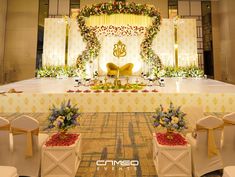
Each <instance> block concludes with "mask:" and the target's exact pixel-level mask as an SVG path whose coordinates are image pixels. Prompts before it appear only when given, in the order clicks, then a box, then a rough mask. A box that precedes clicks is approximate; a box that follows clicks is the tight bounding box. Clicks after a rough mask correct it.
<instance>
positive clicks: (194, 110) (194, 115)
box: [181, 106, 204, 132]
mask: <svg viewBox="0 0 235 177" xmlns="http://www.w3.org/2000/svg"><path fill="white" fill-rule="evenodd" d="M181 110H182V111H183V112H184V113H186V116H185V118H186V123H187V127H188V130H187V131H188V132H192V131H193V130H194V129H195V128H196V122H197V121H198V120H199V119H201V118H202V117H203V116H204V114H203V108H202V107H201V106H182V109H181Z"/></svg>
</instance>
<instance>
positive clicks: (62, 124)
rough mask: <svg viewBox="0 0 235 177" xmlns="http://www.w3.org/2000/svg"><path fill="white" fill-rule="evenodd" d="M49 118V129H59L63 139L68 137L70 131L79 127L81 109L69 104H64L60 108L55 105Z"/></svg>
mask: <svg viewBox="0 0 235 177" xmlns="http://www.w3.org/2000/svg"><path fill="white" fill-rule="evenodd" d="M50 111H51V113H50V115H49V117H48V121H49V125H48V127H47V129H57V130H58V131H59V134H60V135H61V137H62V138H63V137H66V133H67V131H68V130H69V129H72V128H75V127H76V126H79V119H80V113H79V109H78V108H77V107H76V106H75V105H74V106H72V105H71V102H70V100H69V101H68V102H62V104H61V106H60V107H59V108H57V107H55V106H54V105H53V108H52V109H50Z"/></svg>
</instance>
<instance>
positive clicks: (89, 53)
mask: <svg viewBox="0 0 235 177" xmlns="http://www.w3.org/2000/svg"><path fill="white" fill-rule="evenodd" d="M120 13H122V14H135V15H146V16H149V17H152V18H153V22H152V25H151V26H149V27H148V28H147V30H146V33H145V37H144V40H143V42H142V44H141V52H140V54H141V57H142V58H143V60H144V61H145V62H147V63H149V64H151V65H152V66H154V67H157V68H161V61H160V58H159V57H158V56H157V55H156V54H155V53H154V51H153V49H152V48H151V45H152V42H153V39H154V37H155V35H156V34H157V32H158V31H159V26H160V24H161V17H160V13H159V12H158V11H157V9H156V8H154V7H152V6H148V5H146V4H145V5H142V4H135V3H134V2H132V3H125V2H122V1H118V2H116V1H114V2H113V3H112V2H109V3H101V4H95V5H92V6H91V7H87V6H85V7H84V8H83V9H82V10H81V11H80V13H79V14H78V17H77V21H78V26H79V28H80V30H81V35H82V36H83V40H84V41H85V42H87V46H86V49H85V50H84V51H83V52H82V54H81V55H79V56H78V59H77V67H78V68H79V69H84V65H85V62H87V61H91V59H93V58H95V57H97V56H98V55H99V51H100V48H101V45H100V43H99V41H98V38H97V36H96V34H95V32H93V31H92V30H91V29H90V28H89V27H87V26H86V22H85V21H86V18H88V17H89V16H91V15H103V14H107V15H111V14H120Z"/></svg>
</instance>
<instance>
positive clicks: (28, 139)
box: [11, 127, 39, 157]
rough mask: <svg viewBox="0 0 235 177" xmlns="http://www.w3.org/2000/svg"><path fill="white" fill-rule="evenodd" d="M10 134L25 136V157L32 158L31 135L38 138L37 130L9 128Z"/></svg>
mask: <svg viewBox="0 0 235 177" xmlns="http://www.w3.org/2000/svg"><path fill="white" fill-rule="evenodd" d="M11 132H12V135H22V134H26V149H25V155H26V156H28V157H32V156H33V135H36V136H38V134H39V128H36V129H34V130H25V129H22V128H16V127H11Z"/></svg>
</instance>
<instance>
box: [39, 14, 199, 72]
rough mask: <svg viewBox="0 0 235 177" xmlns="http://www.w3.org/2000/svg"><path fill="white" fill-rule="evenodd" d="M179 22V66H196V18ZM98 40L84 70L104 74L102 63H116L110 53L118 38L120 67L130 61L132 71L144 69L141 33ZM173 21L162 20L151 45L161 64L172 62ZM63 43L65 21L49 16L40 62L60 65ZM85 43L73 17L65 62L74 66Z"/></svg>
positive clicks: (63, 52) (104, 37)
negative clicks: (121, 46) (97, 48)
mask: <svg viewBox="0 0 235 177" xmlns="http://www.w3.org/2000/svg"><path fill="white" fill-rule="evenodd" d="M181 20H182V21H183V22H182V23H181V24H180V25H179V27H178V53H179V65H180V66H188V65H191V64H196V65H197V37H196V20H195V19H181ZM98 39H99V41H100V43H101V50H100V55H99V57H98V58H97V59H96V60H95V61H94V63H93V64H92V65H91V66H90V64H88V65H87V72H88V74H89V75H90V74H91V71H93V72H94V71H98V72H99V73H100V74H105V73H106V64H107V63H108V62H112V63H115V64H118V59H117V58H116V57H114V56H113V46H114V44H115V43H117V41H118V40H121V41H122V42H123V43H124V44H126V48H127V55H126V56H125V57H123V58H121V59H120V63H119V64H120V66H122V65H124V64H126V63H133V64H134V74H137V75H138V74H139V73H140V72H142V71H145V72H146V71H147V70H148V67H147V65H146V64H144V63H143V62H142V59H141V56H140V44H141V42H142V39H143V35H140V36H123V37H115V36H102V35H101V36H98ZM174 41H175V37H174V23H173V20H172V19H163V20H162V24H161V26H160V31H159V32H158V34H157V36H156V38H155V39H154V41H153V45H152V48H153V50H154V51H155V52H156V53H157V54H158V55H159V57H160V59H161V61H162V63H163V64H164V65H173V64H174V60H175V53H174V44H175V43H174ZM65 46H66V24H65V20H63V19H58V18H49V19H46V22H45V34H44V51H43V65H63V64H64V63H65V62H64V60H65V55H66V53H65ZM85 46H86V44H85V42H84V41H83V39H82V36H81V34H80V31H79V29H78V25H77V22H76V20H75V19H72V20H71V21H70V25H69V38H68V65H74V64H75V63H76V59H77V57H78V55H80V54H81V53H82V51H83V50H84V49H85Z"/></svg>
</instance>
